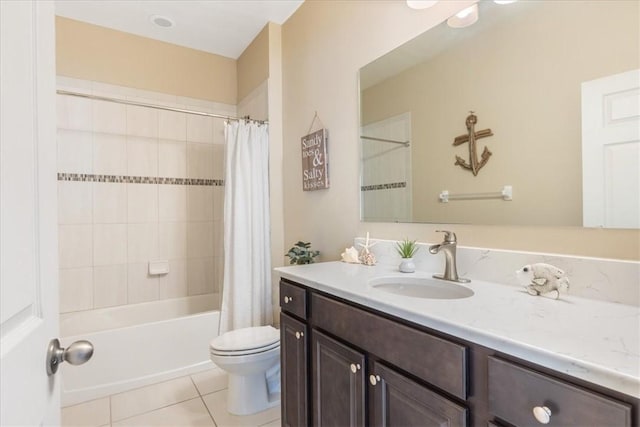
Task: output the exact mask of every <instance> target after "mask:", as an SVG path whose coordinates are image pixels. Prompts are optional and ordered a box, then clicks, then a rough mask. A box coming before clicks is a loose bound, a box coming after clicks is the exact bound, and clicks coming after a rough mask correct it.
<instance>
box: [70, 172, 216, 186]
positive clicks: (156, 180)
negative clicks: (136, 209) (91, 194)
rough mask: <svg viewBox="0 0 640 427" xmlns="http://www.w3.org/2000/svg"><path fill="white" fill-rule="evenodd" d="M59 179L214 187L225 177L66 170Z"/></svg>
mask: <svg viewBox="0 0 640 427" xmlns="http://www.w3.org/2000/svg"><path fill="white" fill-rule="evenodd" d="M58 181H79V182H111V183H118V184H170V185H209V186H214V187H222V186H224V180H223V179H203V178H166V177H155V176H129V175H96V174H90V173H64V172H58Z"/></svg>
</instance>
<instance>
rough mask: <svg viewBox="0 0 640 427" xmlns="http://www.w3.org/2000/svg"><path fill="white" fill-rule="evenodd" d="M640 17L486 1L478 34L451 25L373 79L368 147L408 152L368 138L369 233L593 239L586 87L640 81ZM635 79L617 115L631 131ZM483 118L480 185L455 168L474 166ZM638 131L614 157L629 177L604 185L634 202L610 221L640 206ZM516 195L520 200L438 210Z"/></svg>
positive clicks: (630, 6)
mask: <svg viewBox="0 0 640 427" xmlns="http://www.w3.org/2000/svg"><path fill="white" fill-rule="evenodd" d="M639 4H640V2H636V1H614V0H610V1H595V0H593V1H527V2H524V1H519V2H515V3H511V4H509V5H497V4H495V3H493V2H489V1H483V2H480V19H479V21H478V22H477V23H476V24H475V25H473V26H471V27H468V28H464V29H452V28H448V27H447V26H446V23H443V24H441V25H439V26H437V27H435V28H433V29H431V30H429V31H427V32H426V33H424V34H423V35H421V36H419V37H417V38H416V39H414V40H411V41H410V42H408V43H406V44H405V45H403V46H400V47H398V48H397V49H395V50H394V51H392V52H390V53H389V54H387V55H385V56H383V57H381V58H379V59H377V60H376V61H374V62H372V63H371V64H368V65H367V66H365V67H363V68H362V69H361V70H360V91H361V93H360V95H361V96H360V109H361V111H360V120H361V122H360V131H361V136H364V137H373V138H378V139H386V140H393V141H396V142H400V143H395V142H388V141H379V140H375V139H368V138H366V139H365V138H361V145H362V149H361V153H362V165H361V167H362V187H361V212H362V220H363V221H391V222H429V223H463V224H498V225H500V224H503V225H544V226H582V225H583V171H582V164H583V159H582V151H583V149H582V144H583V135H582V129H583V124H582V121H583V118H582V109H583V106H582V100H581V97H582V95H581V90H582V84H583V82H589V81H592V80H595V79H600V78H604V77H607V76H612V75H616V74H619V73H623V72H629V71H630V70H636V69H638V68H640V59H639V56H640V33H639V32H640V29H639V17H640V11H639ZM635 75H640V74H634V76H635ZM637 80H640V78H635V80H634V78H632V83H634V84H635V86H636V87H635V89H634V88H631V90H630V91H627V92H625V93H624V96H623V97H622V98H621V99H622V100H621V101H620V102H619V103H618V104H616V105H619V106H620V107H615V108H612V109H613V110H615V111H622V110H619V108H621V109H625V108H626V110H624V114H625V116H624V117H623V119H621V120H619V122H620V123H622V122H624V123H629V120H630V119H632V118H633V116H634V115H635V119H636V120H638V119H640V112H639V111H638V108H639V107H638V105H637V104H638V101H637V100H638V96H639V94H640V89H639V88H638V86H639V85H640V83H638V82H637ZM634 96H635V98H634ZM598 102H599V101H598ZM471 110H473V111H474V112H475V114H476V115H477V117H478V123H477V124H476V130H482V129H487V128H490V129H491V130H492V131H493V136H490V137H487V138H482V139H479V140H478V141H477V146H478V153H479V154H480V153H481V152H482V150H483V149H484V147H485V146H487V147H488V148H489V149H490V150H491V151H492V153H493V155H492V157H491V159H490V160H489V162H488V163H487V164H486V165H485V166H484V168H483V169H482V170H481V171H480V172H479V173H478V175H477V176H473V174H472V173H471V172H470V171H468V170H463V169H462V168H460V167H459V166H456V165H454V163H455V156H456V155H458V156H460V157H462V158H464V159H468V158H469V153H468V148H467V144H462V145H459V146H456V147H454V146H453V144H452V143H453V140H454V138H455V137H456V136H459V135H462V134H465V133H466V131H467V129H466V127H465V119H466V117H467V115H468V114H469V111H471ZM614 114H618V113H614ZM637 123H638V122H636V125H634V126H631V127H630V129H631V133H632V135H631V137H626V138H627V140H625V141H622V142H624V144H622V143H620V144H616V147H618V148H617V150H618V151H616V152H615V153H614V155H613V157H612V158H613V159H614V163H615V164H618V163H620V162H621V161H623V160H624V159H626V163H627V164H626V167H627V168H628V170H627V171H626V172H625V173H626V174H627V175H625V176H622V177H620V176H617V177H615V178H614V179H615V180H617V181H616V183H615V184H612V183H611V182H608V181H607V182H605V183H604V184H601V185H603V186H607V185H608V186H609V187H612V186H615V188H614V190H615V191H614V193H616V197H618V198H619V199H620V200H624V201H625V203H626V205H624V207H623V208H620V207H616V206H615V205H614V207H613V208H609V209H613V210H618V211H619V210H621V209H628V207H629V206H631V207H633V206H634V205H635V206H637V205H638V203H639V202H638V193H640V177H639V172H638V162H639V161H638V157H639V156H640V151H639V147H640V141H638V139H640V137H638V135H637V134H638V133H639V131H638V125H637ZM614 124H616V125H617V123H614ZM629 138H630V139H629ZM405 141H409V144H402V142H405ZM619 142H620V141H619ZM620 147H623V148H622V149H619V148H620ZM614 151H615V150H614ZM634 156H635V159H634ZM616 159H617V160H616ZM629 159H631V160H629ZM610 160H611V159H609V160H607V159H604V160H603V159H600V160H598V161H599V162H600V163H602V162H607V161H609V162H610ZM585 161H586V160H585ZM616 162H618V163H616ZM620 164H621V163H620ZM614 169H616V168H614ZM618 169H619V168H618ZM590 173H591V171H590V170H586V171H585V175H587V176H588V175H589V174H590ZM605 178H606V177H605ZM606 179H608V178H606ZM606 179H605V181H606ZM505 185H509V186H512V188H513V200H512V201H503V200H502V199H501V198H499V197H496V198H488V199H473V200H456V201H453V200H452V201H450V202H449V203H442V202H440V201H439V197H438V196H439V194H440V193H441V192H442V191H443V190H448V191H449V192H450V193H452V194H459V193H461V194H468V193H488V192H489V193H497V192H500V191H501V190H502V188H503V187H504V186H505ZM589 185H590V186H593V185H600V184H589ZM587 190H588V188H587ZM634 193H635V194H634ZM634 197H635V199H634ZM594 209H605V208H602V207H596V208H594ZM631 216H633V215H631ZM587 225H590V226H607V224H606V223H602V224H601V223H597V224H587ZM613 226H616V225H613ZM617 226H618V227H622V228H633V227H637V222H636V223H635V224H634V223H633V221H632V222H631V223H623V224H622V225H617Z"/></svg>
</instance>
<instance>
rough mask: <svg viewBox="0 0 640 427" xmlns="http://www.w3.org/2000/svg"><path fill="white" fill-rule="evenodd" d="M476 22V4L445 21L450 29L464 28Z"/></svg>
mask: <svg viewBox="0 0 640 427" xmlns="http://www.w3.org/2000/svg"><path fill="white" fill-rule="evenodd" d="M477 20H478V4H477V3H476V4H474V5H472V6H469V7H468V8H466V9H462V10H461V11H460V12H458V13H456V14H455V15H454V16H452V17H451V18H449V19H447V25H449V26H450V27H451V28H464V27H468V26H469V25H473V24H474V23H475V22H476V21H477Z"/></svg>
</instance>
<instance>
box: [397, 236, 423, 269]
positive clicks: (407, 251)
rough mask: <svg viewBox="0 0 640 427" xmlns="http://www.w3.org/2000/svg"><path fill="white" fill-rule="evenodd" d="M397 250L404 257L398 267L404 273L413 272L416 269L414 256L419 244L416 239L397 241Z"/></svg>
mask: <svg viewBox="0 0 640 427" xmlns="http://www.w3.org/2000/svg"><path fill="white" fill-rule="evenodd" d="M396 251H398V254H399V255H400V257H401V258H402V261H401V262H400V266H399V267H398V268H399V269H400V271H401V272H403V273H413V272H414V271H416V265H415V264H414V263H413V256H414V255H415V253H416V252H417V251H418V245H417V244H416V241H415V240H409V239H404V240H403V241H401V242H397V243H396Z"/></svg>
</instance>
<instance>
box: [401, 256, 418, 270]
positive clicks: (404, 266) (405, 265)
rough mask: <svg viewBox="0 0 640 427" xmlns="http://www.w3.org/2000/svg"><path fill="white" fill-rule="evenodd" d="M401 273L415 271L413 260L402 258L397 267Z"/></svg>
mask: <svg viewBox="0 0 640 427" xmlns="http://www.w3.org/2000/svg"><path fill="white" fill-rule="evenodd" d="M398 268H399V269H400V271H401V272H403V273H413V272H415V271H416V265H415V264H414V263H413V258H402V262H400V265H399V266H398Z"/></svg>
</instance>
